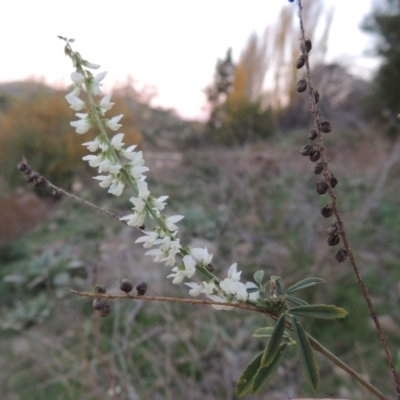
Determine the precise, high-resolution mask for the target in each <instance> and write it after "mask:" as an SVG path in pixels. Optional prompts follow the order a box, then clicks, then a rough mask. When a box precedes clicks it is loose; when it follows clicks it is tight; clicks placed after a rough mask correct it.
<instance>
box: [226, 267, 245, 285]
mask: <svg viewBox="0 0 400 400" xmlns="http://www.w3.org/2000/svg"><path fill="white" fill-rule="evenodd" d="M236 267H237V264H236V263H235V264H232V265H231V266H230V267H229V269H228V278H231V279H232V280H233V281H236V282H237V281H240V275H241V274H242V271H239V272H236Z"/></svg>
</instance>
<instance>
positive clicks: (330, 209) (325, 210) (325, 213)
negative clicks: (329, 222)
mask: <svg viewBox="0 0 400 400" xmlns="http://www.w3.org/2000/svg"><path fill="white" fill-rule="evenodd" d="M321 214H322V215H323V216H324V217H325V218H329V217H331V216H332V215H333V207H332V204H327V205H326V206H325V207H322V208H321Z"/></svg>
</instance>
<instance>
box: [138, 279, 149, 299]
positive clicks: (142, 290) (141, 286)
mask: <svg viewBox="0 0 400 400" xmlns="http://www.w3.org/2000/svg"><path fill="white" fill-rule="evenodd" d="M136 290H137V294H138V296H144V295H145V294H146V290H147V283H146V282H140V283H138V285H137V286H136Z"/></svg>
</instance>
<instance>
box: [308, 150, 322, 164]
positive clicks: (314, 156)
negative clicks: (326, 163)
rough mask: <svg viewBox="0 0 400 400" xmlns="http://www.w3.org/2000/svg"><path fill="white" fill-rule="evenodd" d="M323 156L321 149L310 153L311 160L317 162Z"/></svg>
mask: <svg viewBox="0 0 400 400" xmlns="http://www.w3.org/2000/svg"><path fill="white" fill-rule="evenodd" d="M320 158H321V152H320V151H319V150H313V151H312V152H311V154H310V161H312V162H316V161H318V160H319V159H320Z"/></svg>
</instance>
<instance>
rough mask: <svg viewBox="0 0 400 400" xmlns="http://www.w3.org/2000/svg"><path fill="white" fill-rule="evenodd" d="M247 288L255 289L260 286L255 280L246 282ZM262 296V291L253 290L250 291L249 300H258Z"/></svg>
mask: <svg viewBox="0 0 400 400" xmlns="http://www.w3.org/2000/svg"><path fill="white" fill-rule="evenodd" d="M246 288H247V289H254V288H258V287H257V285H256V284H255V283H253V282H246ZM259 297H260V292H259V291H257V292H252V293H249V300H250V301H257V299H258V298H259Z"/></svg>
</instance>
